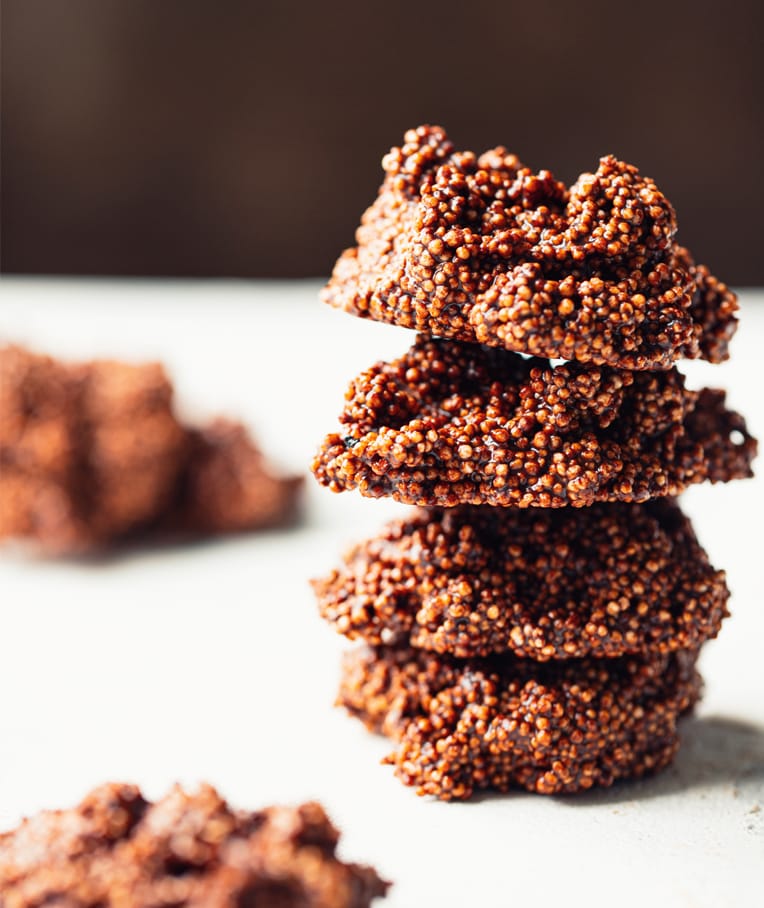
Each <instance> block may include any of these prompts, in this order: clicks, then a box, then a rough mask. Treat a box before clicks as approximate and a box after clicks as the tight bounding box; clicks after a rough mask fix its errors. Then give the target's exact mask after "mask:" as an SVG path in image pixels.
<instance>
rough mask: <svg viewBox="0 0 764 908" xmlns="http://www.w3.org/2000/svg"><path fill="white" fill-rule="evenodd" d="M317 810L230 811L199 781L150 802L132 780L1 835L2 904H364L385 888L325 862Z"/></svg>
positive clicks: (328, 849)
mask: <svg viewBox="0 0 764 908" xmlns="http://www.w3.org/2000/svg"><path fill="white" fill-rule="evenodd" d="M338 839H339V833H338V831H337V830H336V829H335V828H334V827H333V826H332V825H331V823H330V822H329V820H328V818H327V816H326V814H325V813H324V811H323V808H322V807H321V806H320V805H319V804H315V803H310V804H303V805H302V806H300V807H295V808H287V807H268V808H266V809H265V810H259V811H256V812H253V813H250V812H245V811H235V810H233V809H232V808H230V807H229V806H228V804H226V802H225V801H223V800H222V798H220V796H219V795H218V794H217V792H215V790H214V789H212V788H210V787H209V786H203V787H201V788H200V789H199V791H197V792H196V793H195V794H191V795H189V794H186V793H185V792H184V791H182V790H181V789H180V788H178V787H176V788H174V789H173V790H172V791H170V793H169V794H168V795H167V796H166V797H164V798H162V799H161V800H160V801H157V802H156V803H155V804H151V803H149V802H147V801H146V800H144V798H143V797H142V796H141V793H140V791H139V790H138V789H137V788H136V787H135V786H132V785H118V784H109V785H104V786H102V787H100V788H97V789H96V790H95V791H93V792H92V793H91V794H89V795H88V796H87V797H86V798H85V800H84V801H82V803H81V804H79V805H78V806H77V807H75V808H73V809H71V810H60V811H51V812H45V813H41V814H38V815H37V816H34V817H32V818H31V819H28V820H25V821H24V822H23V823H22V824H21V825H20V826H19V827H18V828H17V829H15V830H13V831H12V832H8V833H5V834H3V835H0V892H1V893H2V898H1V899H0V902H1V903H2V905H3V908H39V906H42V905H53V904H56V905H66V908H126V906H129V908H157V906H160V905H161V906H173V908H185V906H189V908H191V906H194V908H234V906H245V905H258V906H262V908H366V906H368V905H369V904H370V903H371V901H372V900H373V899H374V898H376V897H377V896H383V895H384V894H385V891H386V889H387V886H388V884H387V883H384V882H383V881H382V880H381V879H380V878H379V877H378V876H377V874H376V873H375V871H374V870H373V869H372V868H370V867H363V866H360V865H357V864H344V863H342V862H341V861H340V860H339V859H338V858H337V856H336V847H337V842H338Z"/></svg>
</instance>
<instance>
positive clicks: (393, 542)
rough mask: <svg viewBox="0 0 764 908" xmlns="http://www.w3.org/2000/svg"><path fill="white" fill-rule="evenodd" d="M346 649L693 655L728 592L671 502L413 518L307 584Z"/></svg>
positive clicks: (534, 655)
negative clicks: (355, 642) (354, 645)
mask: <svg viewBox="0 0 764 908" xmlns="http://www.w3.org/2000/svg"><path fill="white" fill-rule="evenodd" d="M314 589H315V592H316V596H317V599H318V605H319V611H320V613H321V615H322V617H323V618H325V619H326V620H327V621H329V622H331V623H332V624H333V625H334V626H335V628H336V629H337V630H338V631H339V632H340V633H343V634H345V635H346V636H347V637H349V638H351V639H356V638H361V639H363V640H365V641H366V642H367V643H370V644H374V645H379V644H387V645H396V646H401V645H403V646H405V645H407V644H409V643H410V644H411V645H412V646H414V647H417V648H422V649H427V650H433V651H435V652H438V653H444V654H450V655H452V656H458V657H461V658H467V657H471V656H488V655H490V654H492V653H504V652H511V653H514V655H515V656H521V657H528V658H530V659H537V660H539V661H547V660H549V659H570V658H581V657H586V656H593V657H609V658H612V657H616V656H622V655H624V654H627V653H639V652H645V651H647V652H650V653H651V654H653V655H657V654H662V653H666V652H670V651H674V650H677V649H697V648H698V647H699V646H700V645H701V644H702V643H703V642H704V641H705V640H707V639H709V638H711V637H715V636H716V634H717V633H718V631H719V628H720V626H721V622H722V619H723V618H724V617H725V616H726V614H727V610H726V603H727V599H728V597H729V591H728V590H727V585H726V583H725V579H724V573H723V572H721V571H715V570H714V569H713V567H712V566H711V565H710V563H709V561H708V557H707V556H706V553H705V552H704V551H703V549H702V548H701V547H700V545H699V544H698V541H697V539H696V538H695V534H694V533H693V530H692V526H691V525H690V521H689V520H688V519H687V518H686V517H685V516H684V515H683V514H682V512H681V511H680V509H679V507H678V505H676V504H675V503H674V502H673V501H671V500H669V499H658V500H656V501H652V502H648V503H647V504H644V505H624V504H610V505H607V504H606V505H603V504H596V505H592V506H591V507H590V508H565V509H562V510H549V509H537V508H534V509H527V510H521V509H516V508H490V507H483V508H470V507H463V508H449V509H443V510H436V509H433V510H420V511H417V512H415V513H414V514H412V515H411V516H410V517H409V518H408V519H406V520H395V521H392V522H391V523H389V524H387V525H386V526H385V527H384V528H383V529H382V532H381V533H380V534H379V535H378V536H377V537H375V538H373V539H369V540H367V541H365V542H362V543H360V544H358V545H356V546H354V547H353V548H352V549H351V550H350V551H349V552H348V553H347V555H346V556H345V559H344V563H343V565H342V567H341V568H340V569H339V570H335V571H332V573H331V574H329V575H328V576H327V577H326V578H324V579H322V580H317V581H314Z"/></svg>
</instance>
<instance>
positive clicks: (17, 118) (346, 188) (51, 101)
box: [2, 0, 764, 285]
mask: <svg viewBox="0 0 764 908" xmlns="http://www.w3.org/2000/svg"><path fill="white" fill-rule="evenodd" d="M763 7H764V4H762V3H761V2H760V0H740V2H735V0H732V2H727V3H719V2H704V0H700V2H698V0H696V2H694V3H689V2H687V3H679V2H673V0H663V2H660V3H655V2H634V3H617V2H608V3H606V2H594V0H579V2H559V3H552V2H546V3H544V2H536V3H533V2H530V0H528V2H525V3H514V2H505V3H500V2H490V0H483V2H479V3H469V2H466V0H462V2H457V0H441V2H439V3H426V4H425V3H416V2H413V0H409V2H401V3H398V2H394V0H388V2H386V3H384V4H382V3H380V4H377V3H367V2H363V0H356V2H355V3H331V2H326V3H321V2H310V3H309V2H305V3H289V2H280V3H275V2H243V0H227V2H225V0H222V2H221V0H199V2H193V0H185V2H181V0H4V2H3V3H2V19H3V21H2V40H3V47H2V52H3V54H2V65H3V74H2V75H3V79H2V115H3V117H2V190H3V197H2V199H3V200H2V230H3V234H2V268H3V270H4V271H11V272H44V273H82V274H91V273H92V274H141V275H270V276H273V275H284V276H287V275H288V276H297V275H314V274H326V273H327V272H328V271H329V269H330V268H331V265H332V263H333V261H334V259H335V257H336V255H337V254H338V252H339V251H340V249H341V248H342V247H343V246H346V245H348V244H349V243H350V242H351V241H352V236H353V230H354V228H355V226H356V223H357V220H358V217H359V215H360V213H361V211H362V209H363V208H364V207H365V206H366V205H367V204H368V203H369V202H370V201H371V199H372V197H373V194H374V192H375V190H376V187H377V185H378V183H379V181H380V178H381V172H380V170H379V160H380V158H381V156H382V154H383V153H384V152H385V151H386V150H387V149H388V147H389V146H390V145H391V144H394V143H397V142H398V141H399V139H400V137H401V136H402V133H403V132H404V130H405V129H406V128H407V127H409V126H414V125H416V124H418V123H420V122H427V121H429V122H439V123H442V124H443V125H444V126H446V127H447V128H448V129H449V131H450V132H451V134H452V137H453V138H454V140H455V141H456V142H457V144H458V145H460V146H462V147H476V148H478V149H483V148H485V147H488V146H491V145H495V144H498V143H503V144H506V145H508V146H509V147H510V148H511V149H512V150H514V151H515V152H517V153H518V154H519V155H520V156H521V158H523V159H524V160H525V161H526V162H527V163H528V164H530V165H532V166H534V167H537V168H540V167H549V168H550V169H552V170H554V171H555V172H556V173H557V175H558V176H560V177H564V178H566V179H571V178H573V177H575V176H576V174H577V173H578V172H579V171H580V170H589V169H592V168H594V167H595V166H596V162H597V158H598V157H599V155H601V154H603V153H605V152H608V151H613V152H615V153H616V154H618V155H620V156H622V157H624V158H626V159H627V160H630V161H633V162H634V163H636V164H638V165H639V166H640V168H641V169H642V170H643V171H644V172H645V173H647V174H649V175H651V176H653V177H654V178H655V179H656V180H657V181H658V184H659V186H661V188H662V189H663V190H664V191H665V192H666V194H667V195H668V196H669V198H670V199H671V200H672V201H673V203H674V205H675V206H676V208H677V211H678V214H679V224H680V236H681V239H682V240H683V241H684V242H685V243H686V244H688V245H689V246H690V248H691V249H692V250H693V251H694V253H695V255H696V257H697V258H699V259H700V260H703V261H707V262H708V263H709V264H711V265H712V267H713V269H714V270H715V271H716V272H717V273H718V274H719V276H720V277H723V278H724V279H726V280H727V281H729V282H731V283H734V284H737V285H743V284H764V255H762V254H761V252H760V248H759V247H760V245H761V240H762V229H761V224H762V219H763V218H764V180H763V179H762V173H761V171H762V162H764V77H763V73H762V63H761V58H762V36H763V30H762V26H763V25H764V15H763V14H762V8H763Z"/></svg>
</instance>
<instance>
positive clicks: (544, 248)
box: [322, 126, 737, 369]
mask: <svg viewBox="0 0 764 908" xmlns="http://www.w3.org/2000/svg"><path fill="white" fill-rule="evenodd" d="M383 167H384V170H385V179H384V182H383V184H382V186H381V188H380V190H379V194H378V197H377V199H376V201H375V202H374V203H373V204H372V205H371V207H370V208H369V209H368V210H367V211H366V212H365V214H364V215H363V217H362V219H361V225H360V227H359V228H358V230H357V233H356V240H357V243H358V245H357V246H356V247H354V248H352V249H348V250H346V251H345V252H344V253H343V255H342V256H341V257H340V259H339V260H338V262H337V264H336V265H335V268H334V272H333V275H332V278H331V280H330V282H329V284H328V286H327V287H326V289H325V290H324V292H323V297H322V298H323V300H324V301H325V302H327V303H329V304H331V305H333V306H335V307H338V308H341V309H344V310H346V311H348V312H351V313H353V314H354V315H360V316H363V317H368V318H373V319H377V320H379V321H384V322H392V323H394V324H397V325H402V326H403V327H406V328H413V329H415V330H417V331H422V332H425V333H427V334H432V335H436V336H440V337H450V338H454V339H456V340H462V341H469V342H478V343H482V344H488V345H491V346H496V347H501V348H503V349H506V350H514V351H516V352H519V353H528V354H532V355H534V356H543V357H549V358H561V359H574V360H578V361H580V362H590V363H598V364H609V365H613V366H619V367H621V368H626V369H658V368H667V367H669V366H671V364H672V363H673V362H675V361H676V360H677V359H679V358H680V357H690V358H696V357H702V358H703V359H707V360H710V361H711V362H720V361H721V360H724V359H726V358H727V355H728V354H727V347H728V344H729V341H730V338H731V337H732V335H733V334H734V332H735V329H736V327H737V322H736V319H735V312H736V310H737V300H736V297H735V295H734V294H733V293H732V292H731V291H730V290H729V289H728V288H727V287H726V286H725V285H724V284H723V283H721V282H720V281H718V280H717V279H716V278H715V277H713V276H712V275H711V274H710V273H709V271H708V269H707V268H705V267H703V266H696V265H695V263H694V262H693V260H692V257H691V256H690V254H689V253H688V252H687V250H686V249H683V248H682V247H680V246H677V245H676V242H675V237H676V229H677V228H676V217H675V214H674V210H673V208H672V207H671V204H670V203H669V201H668V200H667V199H666V197H665V196H664V195H663V193H662V192H661V191H660V190H659V189H658V187H657V186H656V185H655V183H654V182H653V181H652V180H651V179H649V178H647V177H644V176H642V175H641V174H640V173H639V171H638V170H637V168H636V167H633V166H632V165H630V164H626V163H624V162H623V161H619V160H617V159H616V158H614V157H613V156H612V155H610V156H607V157H604V158H602V159H601V160H600V162H599V167H598V168H597V170H596V171H595V173H584V174H582V175H581V176H580V177H579V178H578V180H577V181H576V182H575V183H574V184H573V185H572V186H571V187H567V186H565V185H564V184H563V183H560V182H559V181H558V180H556V179H555V178H554V177H553V175H552V174H551V173H550V172H549V171H546V170H542V171H540V172H539V173H533V172H532V171H531V170H530V169H529V168H528V167H526V166H525V165H523V164H522V163H521V162H520V161H519V160H518V159H517V158H516V157H515V156H514V155H511V154H509V153H508V152H507V150H506V149H505V148H503V147H499V148H495V149H493V150H492V151H488V152H486V153H485V154H483V155H480V156H479V157H478V156H476V155H475V154H473V153H472V152H470V151H455V149H454V146H453V144H452V143H451V141H450V140H449V138H448V137H447V136H446V134H445V132H444V131H443V130H442V129H441V128H440V127H437V126H421V127H419V128H418V129H415V130H410V131H409V132H407V133H406V135H405V137H404V144H403V145H402V146H401V147H400V148H393V149H392V150H391V151H390V153H389V154H388V155H387V156H386V157H385V158H384V161H383Z"/></svg>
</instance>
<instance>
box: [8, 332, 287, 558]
mask: <svg viewBox="0 0 764 908" xmlns="http://www.w3.org/2000/svg"><path fill="white" fill-rule="evenodd" d="M300 485H301V480H300V479H299V478H296V477H288V478H280V477H278V476H276V475H274V474H273V473H272V472H271V471H270V469H269V467H268V465H267V463H266V462H265V459H264V457H263V455H262V454H261V452H260V451H259V449H258V447H257V445H256V444H255V443H254V441H253V440H252V439H251V438H250V437H249V436H248V434H247V432H246V430H245V429H244V428H243V427H242V426H240V425H237V424H235V423H227V422H222V421H220V420H218V421H216V422H213V423H212V424H211V425H210V426H209V427H206V428H202V429H197V428H194V427H188V426H185V425H183V424H182V423H181V422H180V421H179V420H178V418H177V416H176V415H175V412H174V409H173V387H172V384H171V382H170V380H169V378H168V377H167V375H166V373H165V371H164V369H163V367H162V366H161V365H160V364H158V363H149V364H142V365H132V364H128V363H122V362H117V361H113V360H103V361H101V360H97V361H92V362H87V363H77V364H68V363H62V362H59V361H58V360H55V359H52V358H51V357H49V356H44V355H39V354H35V353H31V352H29V351H27V350H25V349H23V348H21V347H17V346H10V347H2V348H0V540H1V539H9V538H19V539H28V540H32V541H34V542H35V543H36V544H37V545H39V546H40V547H41V548H42V549H43V550H45V551H47V552H51V553H59V554H64V553H78V552H86V551H89V550H93V549H98V548H103V547H107V546H111V545H114V544H116V543H119V542H123V541H127V540H131V541H133V540H138V539H140V538H142V537H143V536H145V535H151V536H156V535H157V534H158V535H160V536H162V535H168V534H172V535H179V534H180V535H184V534H186V535H196V536H198V535H205V534H215V533H225V532H237V531H243V530H248V529H255V528H259V527H264V526H274V525H278V524H282V523H284V522H287V521H288V520H290V519H291V518H292V517H293V516H294V514H295V511H296V505H297V498H298V493H299V488H300Z"/></svg>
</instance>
